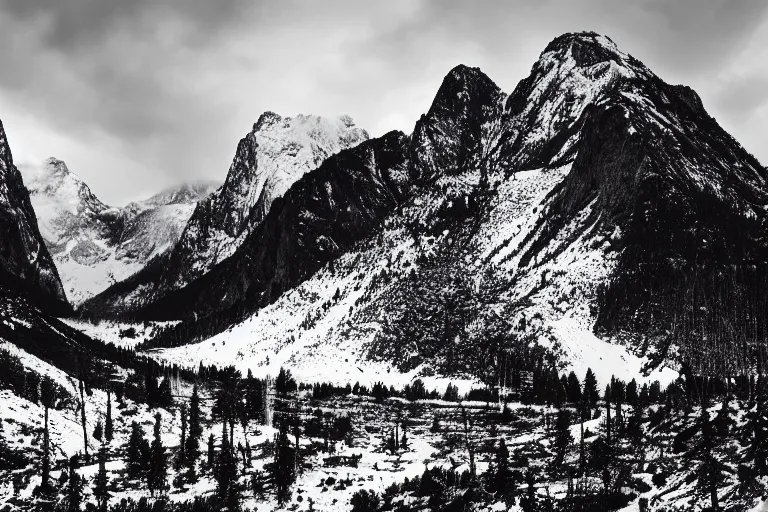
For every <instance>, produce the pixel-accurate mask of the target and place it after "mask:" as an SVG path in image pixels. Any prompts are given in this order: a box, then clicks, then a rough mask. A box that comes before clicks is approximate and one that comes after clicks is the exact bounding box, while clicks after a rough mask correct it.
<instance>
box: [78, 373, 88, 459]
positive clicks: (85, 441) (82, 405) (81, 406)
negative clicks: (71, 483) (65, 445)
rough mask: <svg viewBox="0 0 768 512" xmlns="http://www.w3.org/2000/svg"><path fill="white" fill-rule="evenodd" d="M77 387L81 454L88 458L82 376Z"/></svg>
mask: <svg viewBox="0 0 768 512" xmlns="http://www.w3.org/2000/svg"><path fill="white" fill-rule="evenodd" d="M78 387H79V390H80V422H81V423H82V425H83V454H84V455H85V459H86V460H88V427H87V425H86V424H85V384H83V379H82V377H81V379H80V383H79V386H78Z"/></svg>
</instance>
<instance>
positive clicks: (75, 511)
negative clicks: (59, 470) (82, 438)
mask: <svg viewBox="0 0 768 512" xmlns="http://www.w3.org/2000/svg"><path fill="white" fill-rule="evenodd" d="M76 467H77V457H72V458H70V459H69V484H68V485H67V508H66V510H67V512H80V505H81V504H82V503H83V478H82V477H81V476H80V475H78V474H77V471H76Z"/></svg>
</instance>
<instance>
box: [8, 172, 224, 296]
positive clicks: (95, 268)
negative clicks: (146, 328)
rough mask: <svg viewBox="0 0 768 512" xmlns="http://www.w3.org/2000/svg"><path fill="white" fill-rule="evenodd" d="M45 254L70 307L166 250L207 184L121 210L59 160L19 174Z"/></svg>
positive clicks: (211, 187)
mask: <svg viewBox="0 0 768 512" xmlns="http://www.w3.org/2000/svg"><path fill="white" fill-rule="evenodd" d="M22 172H23V174H24V179H25V183H26V185H27V188H28V189H29V191H30V196H31V200H32V205H33V207H34V209H35V212H36V214H37V218H38V224H39V227H40V231H41V233H42V235H43V239H44V240H45V243H46V245H47V246H48V250H49V251H50V252H51V253H52V254H53V257H54V260H55V262H56V265H57V267H58V271H59V274H60V275H61V278H62V281H63V283H64V288H65V291H66V294H67V297H68V298H69V300H70V302H71V303H72V304H79V303H80V302H82V301H83V300H85V299H87V298H89V297H91V296H93V295H95V294H97V293H99V292H100V291H102V290H104V289H106V288H107V287H109V286H110V285H112V284H113V283H114V282H116V281H119V280H122V279H125V278H126V277H128V276H130V275H131V274H133V273H135V272H136V271H138V270H140V269H141V268H143V267H144V265H145V264H146V263H147V262H148V261H149V260H151V259H152V258H154V257H157V256H159V255H162V254H164V253H165V252H167V251H168V250H170V249H171V248H172V247H173V245H174V244H175V243H176V241H177V240H178V239H179V237H180V236H181V233H182V231H183V229H184V226H185V225H186V223H187V221H188V220H189V218H190V216H191V215H192V212H193V211H194V208H195V204H196V203H197V201H198V200H200V199H202V198H204V197H205V196H206V195H207V194H209V193H210V192H211V191H212V190H214V189H215V188H216V186H215V184H213V183H196V184H185V185H181V186H179V187H175V188H172V189H168V190H166V191H163V192H161V193H159V194H157V195H156V196H153V197H151V198H149V199H147V200H144V201H140V202H136V203H131V204H129V205H127V206H126V207H122V208H116V207H110V206H107V205H105V204H104V203H102V202H101V201H100V200H99V199H98V198H97V197H96V196H95V195H94V194H93V193H92V192H91V190H90V189H89V188H88V185H86V184H85V182H83V180H82V179H80V177H78V176H77V175H76V174H74V173H72V172H70V170H69V169H68V168H67V165H66V164H65V163H64V162H62V161H61V160H57V159H55V158H49V159H48V160H46V161H45V162H43V164H42V165H41V166H39V167H33V166H28V167H24V168H22Z"/></svg>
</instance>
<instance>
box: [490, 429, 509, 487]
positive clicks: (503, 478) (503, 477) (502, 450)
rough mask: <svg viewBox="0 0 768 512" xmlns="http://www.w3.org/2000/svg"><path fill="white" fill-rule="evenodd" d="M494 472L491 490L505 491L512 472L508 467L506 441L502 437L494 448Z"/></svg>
mask: <svg viewBox="0 0 768 512" xmlns="http://www.w3.org/2000/svg"><path fill="white" fill-rule="evenodd" d="M495 466H496V473H495V475H494V479H493V487H492V489H493V491H494V492H496V493H506V491H507V490H508V489H510V486H509V481H510V479H511V476H512V472H511V471H510V469H509V450H508V449H507V443H506V442H505V441H504V438H503V437H502V438H501V439H499V447H498V449H497V450H496V460H495Z"/></svg>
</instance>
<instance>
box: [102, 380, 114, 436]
mask: <svg viewBox="0 0 768 512" xmlns="http://www.w3.org/2000/svg"><path fill="white" fill-rule="evenodd" d="M113 437H114V425H113V424H112V396H111V394H110V390H109V389H107V419H106V422H105V423H104V438H105V439H106V440H107V443H111V442H112V439H113Z"/></svg>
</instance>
